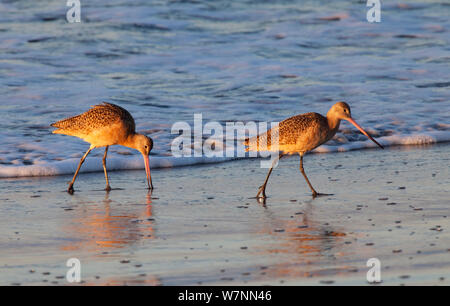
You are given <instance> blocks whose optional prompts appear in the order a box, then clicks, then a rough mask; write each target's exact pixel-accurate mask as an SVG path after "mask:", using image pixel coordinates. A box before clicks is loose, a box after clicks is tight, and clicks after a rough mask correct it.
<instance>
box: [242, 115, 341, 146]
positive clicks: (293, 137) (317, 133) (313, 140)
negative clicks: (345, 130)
mask: <svg viewBox="0 0 450 306" xmlns="http://www.w3.org/2000/svg"><path fill="white" fill-rule="evenodd" d="M336 131H337V129H333V130H330V129H329V127H328V121H327V118H325V117H324V116H322V115H321V114H318V113H306V114H300V115H296V116H292V117H290V118H287V119H285V120H283V121H281V122H280V123H279V125H278V126H277V127H274V128H272V129H270V130H268V131H267V132H265V133H262V134H260V135H258V136H255V137H253V138H250V139H247V140H246V141H245V142H244V144H245V145H247V146H248V148H247V151H263V150H267V151H282V152H283V153H284V154H294V153H299V152H307V151H311V150H313V149H314V148H316V147H318V146H319V145H321V144H322V143H324V142H326V141H328V140H329V139H331V138H332V137H333V136H334V134H335V133H336ZM277 142H278V146H279V147H278V148H277V147H276V144H277ZM266 144H267V147H266ZM266 148H267V149H266Z"/></svg>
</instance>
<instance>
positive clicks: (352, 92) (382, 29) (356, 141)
mask: <svg viewBox="0 0 450 306" xmlns="http://www.w3.org/2000/svg"><path fill="white" fill-rule="evenodd" d="M91 2H92V1H83V0H81V4H82V7H81V21H82V22H81V23H75V24H71V23H68V22H67V21H66V12H67V10H68V7H66V6H65V5H66V1H65V0H52V1H49V0H45V1H44V0H43V1H26V0H21V1H2V2H1V3H0V97H1V98H0V101H1V102H0V118H1V120H0V142H1V143H2V146H1V147H0V177H8V176H27V175H56V174H65V173H70V172H72V171H73V169H74V167H75V166H76V164H77V162H78V160H77V159H78V158H79V157H80V156H82V154H83V153H84V151H86V150H87V148H88V145H87V144H86V143H84V142H83V141H81V140H79V139H77V138H74V137H69V136H61V135H53V134H51V131H52V128H50V126H49V124H50V123H52V122H55V121H57V120H59V119H62V118H65V117H69V116H73V115H76V114H78V113H81V112H83V111H85V110H87V109H88V108H89V106H90V105H94V104H98V103H100V102H101V101H109V102H112V103H116V104H119V105H121V106H123V107H125V108H126V109H128V110H129V111H130V112H131V113H132V114H133V116H134V117H135V120H136V123H137V129H138V131H141V132H144V133H147V134H149V135H150V136H151V137H152V138H153V139H154V142H155V147H154V150H153V151H152V153H153V156H152V158H151V161H152V166H153V167H156V166H174V165H182V164H195V163H203V162H210V161H213V160H211V159H207V158H200V159H192V158H183V159H176V158H173V157H171V152H170V143H171V141H172V140H173V139H174V138H175V137H176V135H171V133H170V131H171V127H172V125H173V124H174V123H175V122H177V121H187V122H192V121H193V117H194V113H201V114H202V115H203V120H204V122H207V121H219V122H222V123H224V122H226V121H250V120H251V121H268V122H271V121H280V120H282V119H284V118H287V117H290V116H292V115H295V114H299V113H304V112H309V111H316V112H319V113H322V114H325V113H326V112H327V110H328V109H329V107H331V105H332V104H333V103H334V102H336V101H339V100H344V101H347V102H348V103H349V104H350V106H351V107H352V114H353V117H354V118H355V119H356V120H357V122H359V123H360V124H361V125H362V126H363V127H365V128H366V129H367V130H368V131H370V132H371V133H372V134H373V135H374V136H376V137H377V139H379V141H380V142H381V143H383V144H384V145H392V144H404V145H408V144H422V143H433V142H440V141H450V102H449V100H450V99H449V98H450V91H449V87H450V78H449V69H450V52H449V51H450V50H449V49H450V48H449V46H450V32H449V31H450V19H449V18H448V17H449V15H450V4H449V3H448V1H444V0H441V1H408V2H407V4H406V2H405V3H402V2H391V1H389V2H388V1H384V2H383V3H382V7H381V9H382V11H381V14H382V15H381V22H380V23H368V22H367V20H366V12H367V10H368V8H367V7H366V2H365V1H332V2H331V1H317V0H315V1H300V0H299V1H217V0H215V1H195V0H192V1H136V0H134V1H124V0H108V1H94V2H95V3H91ZM367 146H369V142H366V140H365V138H364V136H363V135H362V134H360V133H359V132H358V131H357V130H356V129H355V128H353V127H351V126H350V125H348V124H343V125H341V132H340V133H338V134H337V136H336V137H335V139H334V140H332V141H330V143H328V144H327V145H326V146H322V147H320V148H318V149H317V151H329V152H335V151H342V150H349V149H359V148H364V147H367ZM110 152H111V153H110V155H111V167H113V168H115V169H129V168H143V162H142V161H141V158H140V157H139V156H138V153H137V152H134V151H133V150H131V149H127V148H123V147H116V148H111V150H110ZM102 154H103V152H102V150H98V152H96V153H94V156H97V158H93V159H92V160H91V162H90V163H88V164H87V165H86V167H85V170H90V171H96V170H99V171H101V170H102V166H101V163H100V162H99V157H100V156H102ZM218 160H221V159H218Z"/></svg>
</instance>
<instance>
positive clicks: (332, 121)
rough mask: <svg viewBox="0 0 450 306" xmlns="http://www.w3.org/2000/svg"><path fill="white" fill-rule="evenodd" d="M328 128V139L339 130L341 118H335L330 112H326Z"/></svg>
mask: <svg viewBox="0 0 450 306" xmlns="http://www.w3.org/2000/svg"><path fill="white" fill-rule="evenodd" d="M327 121H328V128H329V130H330V137H329V138H330V139H331V138H332V137H333V136H334V135H335V134H336V132H337V131H338V130H339V125H340V124H341V119H339V118H336V117H335V116H332V115H330V114H327Z"/></svg>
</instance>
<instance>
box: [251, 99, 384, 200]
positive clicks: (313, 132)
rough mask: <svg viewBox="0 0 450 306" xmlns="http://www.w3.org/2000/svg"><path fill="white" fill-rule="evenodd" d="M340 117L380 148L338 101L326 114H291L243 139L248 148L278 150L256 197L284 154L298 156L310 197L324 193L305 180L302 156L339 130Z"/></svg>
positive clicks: (348, 108) (263, 196) (262, 191)
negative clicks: (261, 132)
mask: <svg viewBox="0 0 450 306" xmlns="http://www.w3.org/2000/svg"><path fill="white" fill-rule="evenodd" d="M341 120H347V121H348V122H350V123H352V124H353V125H354V126H355V127H356V128H357V129H358V130H360V131H361V133H363V134H364V135H366V136H367V137H368V138H369V139H370V140H372V141H373V142H375V143H376V144H377V145H378V146H379V147H380V148H382V149H383V146H382V145H380V144H379V143H378V142H377V141H376V140H375V139H373V138H372V137H371V136H370V135H369V134H368V133H367V132H366V131H364V130H363V129H362V128H361V127H360V126H359V124H357V123H356V122H355V121H354V120H353V119H352V116H351V112H350V106H349V105H348V104H347V103H345V102H337V103H336V104H334V105H333V106H332V107H331V108H330V110H329V111H328V113H327V116H326V117H324V116H322V115H320V114H318V113H306V114H301V115H297V116H293V117H290V118H288V119H285V120H283V121H281V122H280V124H279V125H278V127H276V128H275V129H276V130H274V131H273V130H272V129H271V130H269V131H267V132H265V133H263V134H260V135H258V136H256V137H253V138H250V139H246V140H245V142H244V144H245V145H247V146H248V148H247V151H263V150H264V151H265V150H267V151H274V150H277V151H278V152H279V155H278V158H276V159H275V160H274V162H273V164H272V167H271V168H270V170H269V173H268V174H267V177H266V180H265V181H264V184H263V185H262V186H261V187H259V191H258V193H257V195H256V197H257V198H263V199H264V198H266V185H267V182H268V180H269V177H270V174H271V173H272V169H273V167H274V165H275V163H276V162H277V161H278V160H279V159H280V158H281V157H283V156H284V155H286V154H289V155H290V154H295V153H297V154H299V155H300V172H301V173H302V174H303V177H304V178H305V180H306V183H307V184H308V186H309V188H310V189H311V191H312V196H313V198H315V197H316V196H318V195H326V194H320V193H318V192H317V191H316V190H315V189H314V188H313V186H312V185H311V183H310V181H309V180H308V177H307V176H306V173H305V170H304V169H303V155H305V153H306V152H308V151H311V150H313V149H315V148H317V147H318V146H320V145H322V144H324V143H325V142H327V141H328V140H330V139H331V138H333V136H334V135H335V134H336V132H337V131H338V129H339V124H340V123H341ZM276 143H278V147H276V146H273V145H272V144H276ZM260 195H261V196H260Z"/></svg>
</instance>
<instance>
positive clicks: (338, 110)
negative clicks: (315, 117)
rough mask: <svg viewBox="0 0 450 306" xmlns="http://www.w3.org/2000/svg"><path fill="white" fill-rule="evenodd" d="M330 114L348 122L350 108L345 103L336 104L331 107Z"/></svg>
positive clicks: (350, 116) (350, 115)
mask: <svg viewBox="0 0 450 306" xmlns="http://www.w3.org/2000/svg"><path fill="white" fill-rule="evenodd" d="M330 112H331V113H332V115H333V116H334V117H335V118H337V119H339V120H348V119H349V118H352V112H351V111H350V106H349V105H348V104H347V103H345V102H337V103H336V104H334V105H333V106H332V107H331V109H330Z"/></svg>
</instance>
